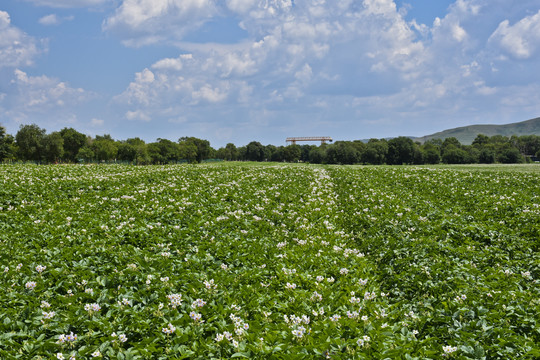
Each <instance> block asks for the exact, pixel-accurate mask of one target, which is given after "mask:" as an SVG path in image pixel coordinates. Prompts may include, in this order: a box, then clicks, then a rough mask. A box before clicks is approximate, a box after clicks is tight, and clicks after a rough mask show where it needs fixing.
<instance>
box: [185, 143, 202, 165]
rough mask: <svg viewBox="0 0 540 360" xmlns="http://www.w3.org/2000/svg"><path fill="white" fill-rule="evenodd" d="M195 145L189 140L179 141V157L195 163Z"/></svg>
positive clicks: (196, 153)
mask: <svg viewBox="0 0 540 360" xmlns="http://www.w3.org/2000/svg"><path fill="white" fill-rule="evenodd" d="M198 156H199V153H198V149H197V145H195V144H194V143H193V142H190V141H184V142H181V143H180V157H181V158H182V159H186V160H187V161H189V163H195V162H197V161H198V160H197V159H198Z"/></svg>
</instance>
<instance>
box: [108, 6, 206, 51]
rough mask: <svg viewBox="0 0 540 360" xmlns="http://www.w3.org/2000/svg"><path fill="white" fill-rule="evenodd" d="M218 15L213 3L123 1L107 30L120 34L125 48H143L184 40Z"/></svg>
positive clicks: (109, 22) (109, 19)
mask: <svg viewBox="0 0 540 360" xmlns="http://www.w3.org/2000/svg"><path fill="white" fill-rule="evenodd" d="M215 13H216V5H215V4H214V1H213V0H123V2H122V4H121V5H120V7H118V8H117V9H116V12H115V14H114V15H112V16H111V17H109V18H107V19H106V20H105V22H104V23H103V29H104V30H106V31H110V32H113V33H116V34H118V35H119V36H120V37H122V38H123V39H125V41H124V43H125V44H128V45H131V46H141V45H145V44H151V43H155V42H160V41H164V40H167V39H171V38H173V39H174V38H176V39H181V38H182V37H183V36H184V35H185V34H186V33H188V32H190V31H193V30H194V29H196V28H198V27H199V26H200V25H202V24H203V23H204V22H205V21H206V20H208V19H209V18H210V17H211V16H212V15H214V14H215Z"/></svg>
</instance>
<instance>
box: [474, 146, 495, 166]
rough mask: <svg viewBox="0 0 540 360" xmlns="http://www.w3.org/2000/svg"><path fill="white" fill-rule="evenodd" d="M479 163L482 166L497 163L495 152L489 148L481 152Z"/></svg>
mask: <svg viewBox="0 0 540 360" xmlns="http://www.w3.org/2000/svg"><path fill="white" fill-rule="evenodd" d="M478 162H479V163H481V164H493V163H494V162H495V152H494V151H493V150H491V149H488V148H483V149H482V150H480V154H479V155H478Z"/></svg>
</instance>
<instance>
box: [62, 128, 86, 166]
mask: <svg viewBox="0 0 540 360" xmlns="http://www.w3.org/2000/svg"><path fill="white" fill-rule="evenodd" d="M60 136H62V139H63V140H64V146H63V147H64V159H66V160H67V161H71V162H77V154H78V153H79V150H80V149H81V148H82V147H83V146H85V145H86V144H88V137H87V136H86V135H84V134H82V133H80V132H78V131H77V130H75V129H73V128H63V129H62V130H60Z"/></svg>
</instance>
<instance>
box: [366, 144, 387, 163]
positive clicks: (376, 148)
mask: <svg viewBox="0 0 540 360" xmlns="http://www.w3.org/2000/svg"><path fill="white" fill-rule="evenodd" d="M387 154H388V142H387V141H386V140H384V139H381V140H379V139H369V141H368V143H367V145H366V149H365V151H364V152H363V153H362V157H361V161H362V162H363V163H364V164H373V165H381V164H384V163H385V162H386V156H387Z"/></svg>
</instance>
